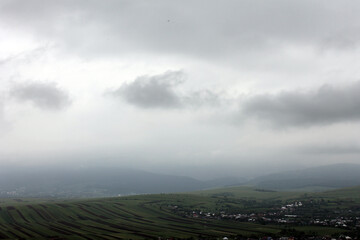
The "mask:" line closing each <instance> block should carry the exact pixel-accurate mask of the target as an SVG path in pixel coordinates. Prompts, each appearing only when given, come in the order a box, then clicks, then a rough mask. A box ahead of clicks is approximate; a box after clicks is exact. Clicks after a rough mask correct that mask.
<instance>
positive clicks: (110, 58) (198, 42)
mask: <svg viewBox="0 0 360 240" xmlns="http://www.w3.org/2000/svg"><path fill="white" fill-rule="evenodd" d="M359 11H360V2H357V1H346V0H344V1H331V0H330V1H329V0H326V1H325V0H320V1H307V0H301V1H300V0H299V1H285V0H284V1H273V0H271V1H268V0H267V1H253V0H248V1H232V0H227V1H211V0H210V1H209V0H207V1H156V0H155V1H145V0H143V1H141V0H139V1H118V0H116V1H115V0H107V1H91V0H90V1H89V0H88V1H85V0H84V1H79V0H69V1H66V0H63V1H46V0H41V1H40V0H39V1H37V0H28V1H18V0H11V1H10V0H3V1H1V2H0V74H1V75H0V76H1V78H0V166H1V167H3V168H5V167H9V166H11V167H18V166H21V167H35V168H36V167H40V166H41V167H43V166H71V167H74V168H80V167H84V166H85V167H86V166H118V167H126V168H136V169H142V170H147V171H152V172H158V173H167V174H176V175H184V176H191V177H195V178H203V179H205V178H206V179H211V178H213V177H223V176H245V177H253V176H259V175H261V174H264V173H271V172H276V171H282V170H289V169H297V168H306V167H312V166H317V165H326V164H333V163H358V159H359V155H360V137H359V132H360V124H359V121H360V108H359V106H360V81H359V76H360V68H359V64H360V59H359V56H360V55H359V53H360V49H359V43H360V34H359V33H360V31H359V30H360V15H359V14H358V13H359Z"/></svg>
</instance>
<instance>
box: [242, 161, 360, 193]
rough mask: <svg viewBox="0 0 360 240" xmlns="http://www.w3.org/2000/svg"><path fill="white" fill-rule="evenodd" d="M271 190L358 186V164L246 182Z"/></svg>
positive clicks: (359, 182)
mask: <svg viewBox="0 0 360 240" xmlns="http://www.w3.org/2000/svg"><path fill="white" fill-rule="evenodd" d="M247 185H253V186H256V187H258V188H263V189H271V190H302V189H304V190H321V189H324V190H325V189H334V188H343V187H351V186H357V185H360V165H359V164H334V165H327V166H320V167H314V168H308V169H303V170H297V171H288V172H281V173H276V174H270V175H265V176H261V177H258V178H255V179H253V180H252V181H249V182H247Z"/></svg>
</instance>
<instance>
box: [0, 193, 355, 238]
mask: <svg viewBox="0 0 360 240" xmlns="http://www.w3.org/2000/svg"><path fill="white" fill-rule="evenodd" d="M359 190H360V188H350V189H342V190H337V191H330V192H324V193H313V194H312V195H313V196H311V197H321V198H324V197H326V198H338V197H344V198H345V197H346V196H347V197H350V196H355V197H356V198H357V199H358V200H359V201H360V196H359V195H360V191H359ZM224 193H225V195H224ZM315 195H316V196H315ZM345 195H346V196H345ZM224 196H226V197H224ZM304 196H305V197H310V196H309V195H304V193H299V192H295V193H288V192H262V191H256V190H254V189H251V188H247V187H232V188H224V189H214V190H207V191H202V192H195V193H191V194H157V195H141V196H132V197H122V198H106V199H90V200H77V201H74V200H73V201H59V200H58V201H55V202H51V201H45V200H32V199H23V200H21V201H19V200H1V202H0V207H1V210H0V239H14V238H24V239H46V238H49V237H52V238H54V239H56V238H58V239H61V238H65V239H121V238H125V239H128V238H132V239H144V238H154V237H158V236H163V237H169V236H174V237H179V238H188V237H195V238H196V237H197V236H199V235H200V234H203V235H205V236H208V237H210V236H212V237H221V236H235V235H236V234H242V235H247V236H249V235H251V234H256V235H268V234H276V233H279V232H280V231H281V227H280V226H271V225H259V224H252V223H240V222H235V221H224V220H222V221H219V220H201V219H193V218H184V217H180V216H178V215H175V214H174V213H172V212H171V211H170V210H169V208H168V206H169V205H172V206H174V205H179V206H182V207H184V208H187V209H216V208H217V207H219V206H218V204H219V202H221V201H223V200H224V199H228V198H231V199H232V204H238V205H239V207H240V208H241V201H240V200H241V199H260V200H265V201H269V200H280V201H286V200H290V199H298V198H302V197H304ZM237 200H238V201H239V202H237ZM298 230H302V231H318V232H320V233H322V234H332V233H334V232H338V231H341V230H338V229H331V228H319V227H303V228H298Z"/></svg>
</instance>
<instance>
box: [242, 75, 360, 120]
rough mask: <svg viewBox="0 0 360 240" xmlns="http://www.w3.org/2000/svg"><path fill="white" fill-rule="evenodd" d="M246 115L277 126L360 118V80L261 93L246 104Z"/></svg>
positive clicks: (243, 112)
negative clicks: (341, 85) (342, 85)
mask: <svg viewBox="0 0 360 240" xmlns="http://www.w3.org/2000/svg"><path fill="white" fill-rule="evenodd" d="M243 104H244V105H243V110H242V115H243V117H256V118H258V119H260V120H263V121H268V122H271V123H272V124H274V125H275V126H278V127H281V126H285V127H286V126H311V125H326V124H333V123H339V122H347V121H359V120H360V108H359V106H360V82H357V83H354V84H353V85H351V86H347V87H339V88H335V87H332V86H329V85H324V86H322V87H321V88H319V89H318V90H317V91H311V92H300V91H288V92H281V93H279V94H275V95H258V96H254V97H251V98H250V99H248V100H246V101H245V102H244V103H243Z"/></svg>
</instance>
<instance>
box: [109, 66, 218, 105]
mask: <svg viewBox="0 0 360 240" xmlns="http://www.w3.org/2000/svg"><path fill="white" fill-rule="evenodd" d="M184 81H185V73H184V72H183V71H167V72H165V73H163V74H159V75H154V76H148V75H145V76H140V77H137V78H136V79H135V80H134V81H133V82H130V83H124V84H123V85H122V86H121V87H119V88H118V89H116V90H115V91H110V95H113V96H117V97H121V98H122V99H123V100H125V101H126V102H128V103H129V104H132V105H134V106H137V107H140V108H167V109H168V108H183V107H189V108H198V107H218V106H220V105H221V104H222V102H223V101H225V99H223V98H222V96H221V94H218V93H215V92H213V91H210V90H207V89H205V90H197V91H180V90H179V89H178V86H179V85H180V84H182V83H184Z"/></svg>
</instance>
